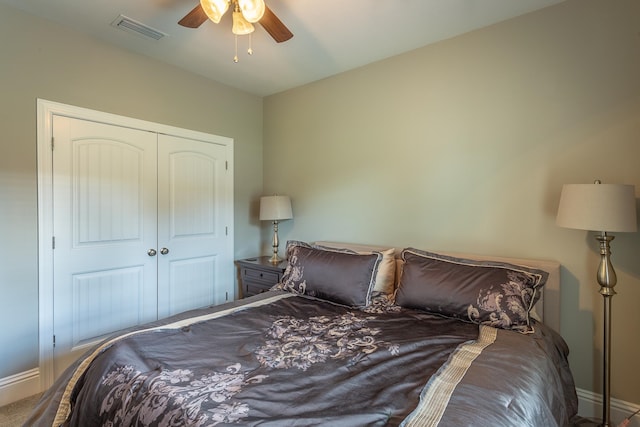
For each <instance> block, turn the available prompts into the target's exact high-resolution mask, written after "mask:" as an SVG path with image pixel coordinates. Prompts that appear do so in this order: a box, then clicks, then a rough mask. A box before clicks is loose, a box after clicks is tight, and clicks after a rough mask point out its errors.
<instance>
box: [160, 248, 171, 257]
mask: <svg viewBox="0 0 640 427" xmlns="http://www.w3.org/2000/svg"><path fill="white" fill-rule="evenodd" d="M160 253H161V254H162V255H166V254H168V253H169V249H167V248H162V249H160Z"/></svg>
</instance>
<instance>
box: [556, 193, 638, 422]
mask: <svg viewBox="0 0 640 427" xmlns="http://www.w3.org/2000/svg"><path fill="white" fill-rule="evenodd" d="M556 224H557V225H559V226H561V227H567V228H577V229H580V230H591V231H598V232H599V233H600V234H598V235H596V236H595V237H596V239H597V240H598V242H600V265H599V267H598V274H597V278H598V283H599V284H600V294H602V296H603V298H604V331H603V336H604V348H603V356H602V364H603V366H602V425H603V426H604V427H610V426H611V416H610V399H611V394H610V392H611V387H610V386H611V298H612V297H613V296H614V295H615V294H616V292H615V291H614V290H613V287H614V286H615V285H616V282H617V278H616V272H615V271H614V269H613V265H612V264H611V250H610V247H609V244H610V243H611V241H612V240H613V239H614V236H611V235H609V234H607V233H608V232H627V231H637V227H638V224H637V218H636V198H635V188H634V186H633V185H624V184H601V183H600V181H596V182H595V183H594V184H565V185H564V186H563V187H562V193H561V195H560V205H559V206H558V216H557V218H556Z"/></svg>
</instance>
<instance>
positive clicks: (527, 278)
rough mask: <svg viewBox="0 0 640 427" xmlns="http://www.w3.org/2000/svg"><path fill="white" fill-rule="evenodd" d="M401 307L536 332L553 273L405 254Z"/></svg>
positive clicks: (398, 298)
mask: <svg viewBox="0 0 640 427" xmlns="http://www.w3.org/2000/svg"><path fill="white" fill-rule="evenodd" d="M402 260H403V267H402V275H401V277H400V284H399V285H398V290H397V292H396V303H397V304H398V305H400V306H403V307H409V308H416V309H421V310H425V311H428V312H430V313H434V314H439V315H442V316H445V317H453V318H457V319H460V320H464V321H467V322H473V323H478V324H483V325H489V326H493V327H496V328H502V329H511V330H515V331H519V332H523V333H529V332H531V331H533V328H532V326H531V323H532V322H531V310H532V308H533V306H534V304H535V303H536V302H537V301H538V299H539V298H540V290H541V288H542V286H543V285H544V284H545V283H546V281H547V277H548V276H549V274H548V273H547V272H546V271H542V270H537V269H532V268H528V267H524V266H519V265H514V264H508V263H503V262H493V261H474V260H469V259H464V258H456V257H451V256H445V255H440V254H434V253H431V252H425V251H421V250H418V249H412V248H408V249H405V250H403V251H402Z"/></svg>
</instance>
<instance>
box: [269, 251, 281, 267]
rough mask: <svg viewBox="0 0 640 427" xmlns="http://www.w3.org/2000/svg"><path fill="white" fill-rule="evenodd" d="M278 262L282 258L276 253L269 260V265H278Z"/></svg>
mask: <svg viewBox="0 0 640 427" xmlns="http://www.w3.org/2000/svg"><path fill="white" fill-rule="evenodd" d="M280 261H282V258H280V257H279V256H278V254H277V253H274V254H273V255H272V256H271V258H269V262H270V263H271V264H279V263H280Z"/></svg>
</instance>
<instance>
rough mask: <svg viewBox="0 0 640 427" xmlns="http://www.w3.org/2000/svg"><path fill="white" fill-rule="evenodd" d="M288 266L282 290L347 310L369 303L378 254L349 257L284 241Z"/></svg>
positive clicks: (380, 256)
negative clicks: (344, 307)
mask: <svg viewBox="0 0 640 427" xmlns="http://www.w3.org/2000/svg"><path fill="white" fill-rule="evenodd" d="M286 252H287V259H288V261H289V265H288V266H287V269H286V270H285V272H284V274H283V276H282V287H283V288H284V289H285V290H288V291H290V292H295V293H299V294H304V295H309V296H312V297H315V298H320V299H324V300H327V301H331V302H335V303H338V304H343V305H348V306H350V307H365V306H367V305H369V304H370V303H371V292H372V291H373V286H374V283H375V278H376V272H377V270H378V265H379V263H380V261H381V260H382V254H380V253H372V254H366V255H363V254H353V253H345V252H340V251H333V250H323V249H319V248H315V247H313V246H311V245H309V244H307V243H304V242H298V241H289V242H287V251H286Z"/></svg>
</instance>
